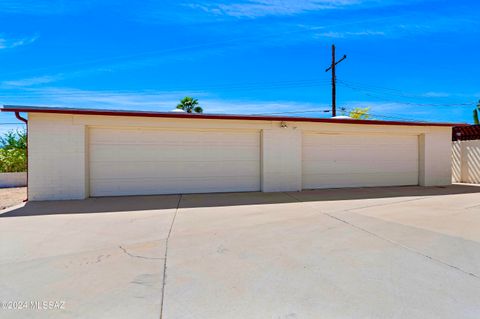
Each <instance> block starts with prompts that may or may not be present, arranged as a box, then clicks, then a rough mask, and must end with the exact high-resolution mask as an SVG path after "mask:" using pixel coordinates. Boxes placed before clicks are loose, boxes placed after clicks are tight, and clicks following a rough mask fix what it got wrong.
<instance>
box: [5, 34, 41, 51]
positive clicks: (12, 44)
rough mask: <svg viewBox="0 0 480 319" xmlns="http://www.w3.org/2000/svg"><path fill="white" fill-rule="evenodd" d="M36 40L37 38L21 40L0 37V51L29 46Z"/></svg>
mask: <svg viewBox="0 0 480 319" xmlns="http://www.w3.org/2000/svg"><path fill="white" fill-rule="evenodd" d="M37 39H38V36H32V37H27V38H21V39H6V38H4V37H0V50H1V49H12V48H16V47H20V46H24V45H28V44H31V43H33V42H35V41H36V40H37Z"/></svg>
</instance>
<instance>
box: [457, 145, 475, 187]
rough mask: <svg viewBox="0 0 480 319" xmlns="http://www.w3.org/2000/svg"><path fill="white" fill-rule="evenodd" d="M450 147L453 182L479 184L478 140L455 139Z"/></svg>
mask: <svg viewBox="0 0 480 319" xmlns="http://www.w3.org/2000/svg"><path fill="white" fill-rule="evenodd" d="M452 149H453V152H452V153H453V154H452V156H453V158H452V180H453V182H454V183H469V184H480V140H470V141H455V142H453V145H452Z"/></svg>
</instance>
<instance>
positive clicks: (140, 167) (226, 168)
mask: <svg viewBox="0 0 480 319" xmlns="http://www.w3.org/2000/svg"><path fill="white" fill-rule="evenodd" d="M232 167H235V170H237V171H241V172H242V174H243V175H247V176H256V175H257V174H258V171H259V169H260V168H259V164H258V162H257V161H222V162H220V163H219V162H217V161H211V162H198V161H182V162H181V163H179V162H177V161H164V162H156V161H149V162H141V163H138V162H101V163H95V165H92V168H91V175H92V176H94V177H95V178H97V179H99V178H116V177H118V176H122V177H125V178H145V177H155V178H160V177H162V178H173V177H176V176H182V175H187V176H192V177H209V176H214V177H222V176H224V177H229V176H231V175H232V172H231V168H232ZM234 176H235V175H234Z"/></svg>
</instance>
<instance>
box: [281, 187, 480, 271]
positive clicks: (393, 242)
mask: <svg viewBox="0 0 480 319" xmlns="http://www.w3.org/2000/svg"><path fill="white" fill-rule="evenodd" d="M285 194H286V195H287V196H290V197H291V198H293V199H295V200H296V201H298V202H300V203H302V204H303V205H306V204H305V203H304V202H303V201H301V200H300V199H298V198H296V197H295V196H293V195H291V194H289V193H285ZM408 201H411V200H405V201H404V202H408ZM396 203H399V202H396ZM384 205H385V204H380V205H372V206H370V207H375V206H384ZM309 206H310V207H311V208H312V209H314V210H317V211H319V212H320V213H322V214H324V215H326V216H328V217H330V218H333V219H335V220H337V221H339V222H342V223H344V224H346V225H349V226H350V227H353V228H355V229H358V230H360V231H363V232H365V233H367V234H369V235H371V236H374V237H377V238H379V239H381V240H383V241H386V242H388V243H390V244H393V245H395V246H398V247H401V248H403V249H405V250H408V251H410V252H412V253H415V254H417V255H420V256H422V257H424V258H427V259H430V260H432V261H434V262H436V263H439V264H441V265H444V266H447V267H449V268H452V269H454V270H456V271H459V272H462V273H464V274H466V275H468V276H471V277H474V278H476V279H480V276H479V275H477V274H475V273H472V272H469V271H466V270H463V269H462V268H460V267H458V266H455V265H451V264H449V263H447V262H445V261H443V260H441V259H438V258H435V257H432V256H429V255H426V254H424V253H422V252H421V251H418V250H416V249H414V248H412V247H409V246H406V245H404V244H401V243H399V242H396V241H394V240H391V239H388V238H386V237H383V236H380V235H378V234H376V233H374V232H371V231H369V230H367V229H365V228H362V227H360V226H357V225H355V224H352V223H350V222H348V221H346V220H344V219H341V218H338V217H336V216H333V215H331V214H329V213H326V212H322V211H320V210H318V209H317V208H315V207H312V206H311V205H309ZM343 211H344V212H349V211H352V209H346V210H343Z"/></svg>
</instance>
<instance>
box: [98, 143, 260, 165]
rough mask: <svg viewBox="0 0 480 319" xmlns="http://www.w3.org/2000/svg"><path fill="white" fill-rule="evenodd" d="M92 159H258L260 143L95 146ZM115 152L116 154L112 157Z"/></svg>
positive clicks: (119, 160)
mask: <svg viewBox="0 0 480 319" xmlns="http://www.w3.org/2000/svg"><path fill="white" fill-rule="evenodd" d="M90 150H91V161H92V162H105V161H107V162H131V161H145V160H146V159H147V160H148V161H176V160H178V154H180V153H181V154H182V157H184V158H185V159H188V158H194V159H195V160H197V161H218V159H219V157H221V159H223V160H230V161H232V160H250V161H252V160H258V157H259V155H258V150H259V145H250V146H229V147H227V146H226V147H211V146H210V145H198V144H197V145H195V146H185V145H176V146H165V147H162V146H161V145H130V144H127V145H120V144H118V145H92V146H91V148H90ZM111 154H116V156H115V157H114V158H112V156H111Z"/></svg>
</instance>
